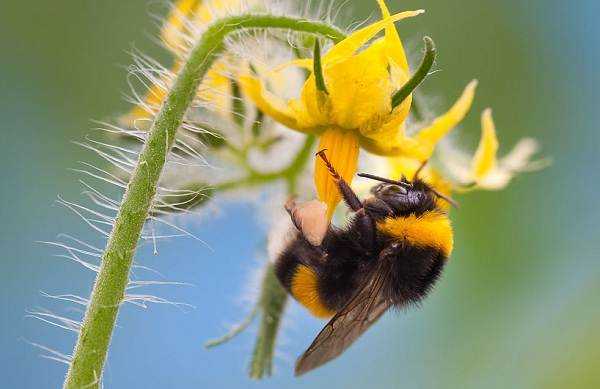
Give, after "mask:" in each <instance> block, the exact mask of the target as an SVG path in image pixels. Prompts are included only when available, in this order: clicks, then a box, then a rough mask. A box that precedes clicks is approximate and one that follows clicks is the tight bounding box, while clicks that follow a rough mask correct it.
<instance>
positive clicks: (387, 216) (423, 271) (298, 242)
mask: <svg viewBox="0 0 600 389" xmlns="http://www.w3.org/2000/svg"><path fill="white" fill-rule="evenodd" d="M400 183H401V184H402V185H394V184H392V183H382V184H378V185H376V186H375V187H373V189H372V190H371V193H372V194H373V196H371V197H369V198H367V199H366V200H364V201H360V200H358V198H357V197H356V195H354V193H353V192H352V190H351V189H350V188H349V187H348V185H347V184H345V183H344V182H343V180H341V182H339V187H340V191H341V193H342V195H343V197H344V200H345V201H346V203H347V204H348V205H349V207H350V209H351V210H352V211H354V212H355V213H354V215H353V217H352V219H351V220H350V221H349V223H348V225H347V226H346V227H345V228H341V229H339V228H336V227H333V226H332V227H330V228H329V230H328V232H327V234H326V235H325V238H324V240H323V242H322V244H321V245H320V246H313V245H312V244H310V243H309V242H308V241H307V240H306V239H305V238H304V237H303V235H302V233H300V232H298V233H297V236H296V237H295V239H294V240H293V241H292V242H291V243H290V244H289V245H288V246H287V247H286V248H285V250H284V251H283V252H282V253H281V255H280V256H279V258H278V259H277V262H276V273H277V277H278V278H279V280H280V281H281V283H282V285H283V286H284V287H285V288H286V289H287V291H288V292H289V293H290V294H291V295H292V296H294V298H295V299H296V300H298V301H299V302H300V303H301V304H303V305H304V306H305V307H306V308H307V309H308V310H309V311H310V312H311V313H312V314H313V315H315V316H318V317H324V318H325V317H330V316H333V315H334V314H335V313H336V312H337V311H339V310H340V309H341V308H342V307H344V306H345V305H346V303H347V302H348V301H349V299H350V298H351V297H352V296H353V295H354V294H355V293H357V291H358V290H359V289H360V288H361V287H362V286H363V285H364V283H365V280H366V277H368V276H369V275H370V274H371V273H372V272H373V271H374V269H375V268H376V266H377V262H378V258H379V254H380V252H381V251H382V250H383V249H384V248H386V247H389V246H390V244H391V243H394V242H396V243H398V244H397V245H395V246H393V247H395V249H394V252H393V260H391V261H387V265H386V266H385V267H384V268H383V270H379V271H385V272H386V283H385V285H384V287H383V290H382V292H383V293H384V295H385V297H386V298H388V299H389V301H391V302H392V304H393V305H394V306H398V307H400V306H405V305H407V304H412V303H417V302H419V301H421V300H422V299H423V298H424V297H426V296H427V294H428V292H429V291H430V290H431V288H432V287H433V285H434V284H435V282H436V281H437V280H438V279H439V277H440V275H441V273H442V270H443V268H444V265H445V263H446V260H447V258H448V257H449V255H450V253H451V252H452V245H453V234H452V227H451V225H450V220H449V219H448V215H447V213H446V212H445V211H444V210H443V209H442V207H439V206H438V204H439V198H438V197H437V196H436V193H435V191H433V190H432V189H431V188H430V187H429V186H428V185H427V184H425V183H424V182H422V181H420V180H418V179H415V180H414V181H413V182H411V183H409V182H407V181H404V183H403V182H400ZM379 269H382V268H381V267H380V268H379Z"/></svg>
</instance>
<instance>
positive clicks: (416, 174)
mask: <svg viewBox="0 0 600 389" xmlns="http://www.w3.org/2000/svg"><path fill="white" fill-rule="evenodd" d="M427 162H429V160H428V159H426V160H424V161H423V162H421V165H419V167H418V168H417V170H416V171H415V174H414V176H413V179H412V180H413V182H414V181H415V180H416V179H417V178H418V177H419V174H421V172H422V171H423V169H424V168H425V166H427Z"/></svg>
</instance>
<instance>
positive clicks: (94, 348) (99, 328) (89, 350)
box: [64, 15, 344, 389]
mask: <svg viewBox="0 0 600 389" xmlns="http://www.w3.org/2000/svg"><path fill="white" fill-rule="evenodd" d="M255 28H282V29H289V30H294V31H300V32H307V33H314V34H319V35H323V36H325V37H328V38H330V39H333V40H334V41H340V40H341V39H343V38H344V34H343V33H341V32H340V31H339V30H338V29H336V28H334V27H332V26H330V25H328V24H325V23H318V22H311V21H308V20H305V19H296V18H289V17H280V16H271V15H241V16H235V17H229V18H225V19H222V20H220V21H217V22H216V23H214V24H213V25H212V26H211V27H209V28H208V29H207V30H206V32H205V33H204V34H203V35H202V37H201V38H200V40H199V42H198V43H197V45H196V46H195V47H194V48H193V49H192V51H191V53H190V55H189V58H188V59H187V61H186V63H185V65H184V67H183V68H182V69H181V71H180V73H179V74H178V76H177V79H176V80H175V83H174V85H173V87H172V88H171V90H170V91H169V94H168V96H167V98H166V100H165V101H164V102H163V105H162V107H161V110H160V112H159V113H158V115H157V116H156V118H155V121H154V123H153V125H152V128H151V130H150V132H149V135H148V139H147V140H146V143H145V144H144V147H143V149H142V151H141V153H140V156H139V160H138V163H137V165H136V167H135V169H134V171H133V174H132V176H131V179H130V181H129V184H128V186H127V190H126V191H125V195H124V197H123V200H122V203H121V206H120V208H119V212H118V215H117V218H116V220H115V224H114V227H113V230H112V232H111V234H110V237H109V240H108V243H107V246H106V249H105V251H104V254H103V256H102V263H101V266H100V270H99V272H98V275H97V277H96V281H95V283H94V288H93V290H92V294H91V297H90V303H89V305H88V307H87V310H86V313H85V316H84V319H83V323H82V326H81V331H80V333H79V338H78V339H77V344H76V345H75V350H74V352H73V359H72V361H71V364H70V366H69V371H68V373H67V376H66V379H65V383H64V388H66V389H75V388H83V387H86V388H98V387H99V386H100V379H101V376H102V371H103V367H104V362H105V360H106V356H107V353H108V347H109V343H110V339H111V336H112V332H113V329H114V326H115V322H116V318H117V314H118V311H119V306H120V304H121V303H122V302H123V299H124V296H125V288H126V286H127V283H128V281H129V272H130V269H131V264H132V261H133V256H134V253H135V250H136V247H137V243H138V240H139V238H140V235H141V231H142V228H143V226H144V223H145V221H146V218H147V217H148V214H149V212H150V208H151V206H152V201H153V199H154V196H155V194H156V188H157V184H158V180H159V178H160V174H161V172H162V169H163V167H164V164H165V161H166V158H167V154H168V153H169V151H170V149H171V146H172V145H173V141H174V139H175V135H176V132H177V129H178V128H179V126H180V125H181V122H182V120H183V116H184V114H185V112H186V111H187V109H188V107H189V106H190V105H191V103H192V101H193V99H194V96H195V94H196V91H197V89H198V86H199V84H200V82H201V80H202V78H203V77H204V75H205V74H206V72H207V71H208V69H209V68H210V66H211V65H212V63H213V62H214V61H215V59H216V58H217V56H218V55H219V54H220V53H221V52H222V51H223V50H224V43H223V42H224V38H225V36H226V35H227V34H229V33H231V32H234V31H237V30H241V29H255Z"/></svg>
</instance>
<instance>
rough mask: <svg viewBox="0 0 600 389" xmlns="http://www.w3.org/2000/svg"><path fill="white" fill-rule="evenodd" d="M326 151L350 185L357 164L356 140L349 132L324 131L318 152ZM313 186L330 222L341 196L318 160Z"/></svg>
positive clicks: (328, 173)
mask: <svg viewBox="0 0 600 389" xmlns="http://www.w3.org/2000/svg"><path fill="white" fill-rule="evenodd" d="M323 149H327V151H326V155H327V158H328V159H329V161H330V162H331V164H332V165H333V167H334V168H335V169H336V170H337V172H338V174H339V175H340V176H341V177H342V178H343V179H344V180H345V181H346V182H347V183H348V185H350V184H351V183H352V178H353V177H354V174H355V173H356V168H357V164H358V139H357V138H356V136H355V135H354V134H353V133H352V132H351V131H344V130H341V129H339V128H331V129H328V130H326V131H325V132H324V133H323V134H322V135H321V137H320V142H319V150H323ZM315 186H316V188H317V196H318V197H319V200H321V201H323V202H324V203H325V204H327V218H328V220H331V217H332V216H333V212H334V211H335V207H336V205H337V204H338V203H339V202H340V200H341V198H342V196H341V194H340V192H339V190H338V187H337V185H336V183H335V181H334V180H333V178H332V177H331V173H330V172H329V170H328V169H327V166H325V164H324V163H323V161H322V160H321V159H320V158H316V159H315Z"/></svg>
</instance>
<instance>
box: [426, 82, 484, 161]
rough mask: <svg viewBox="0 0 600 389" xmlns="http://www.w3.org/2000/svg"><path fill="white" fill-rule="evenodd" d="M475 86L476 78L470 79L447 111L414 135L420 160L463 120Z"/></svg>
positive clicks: (429, 155)
mask: <svg viewBox="0 0 600 389" xmlns="http://www.w3.org/2000/svg"><path fill="white" fill-rule="evenodd" d="M476 87H477V80H473V81H471V82H470V83H469V84H468V85H467V87H466V88H465V90H464V91H463V93H462V96H460V98H459V99H458V100H457V101H456V103H454V105H453V106H452V108H450V110H448V112H446V113H445V114H443V115H441V116H439V117H437V118H436V119H435V120H434V121H433V123H432V124H431V125H430V126H429V127H426V128H424V129H422V130H421V131H419V133H418V134H417V135H416V136H415V139H416V140H417V142H418V143H419V144H420V149H421V150H420V152H419V155H418V156H417V157H418V158H419V159H421V160H422V161H424V160H426V159H429V157H431V155H432V154H433V151H434V150H435V145H436V144H437V143H438V142H439V141H440V140H441V139H442V138H443V137H444V136H446V135H447V134H448V133H449V132H450V131H451V130H452V129H453V128H454V127H456V126H457V125H458V123H460V121H461V120H463V118H464V117H465V115H466V114H467V112H469V109H470V108H471V104H472V103H473V97H474V96H475V88H476Z"/></svg>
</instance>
